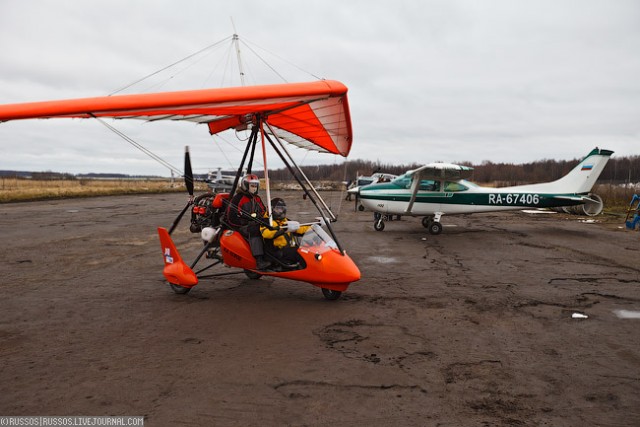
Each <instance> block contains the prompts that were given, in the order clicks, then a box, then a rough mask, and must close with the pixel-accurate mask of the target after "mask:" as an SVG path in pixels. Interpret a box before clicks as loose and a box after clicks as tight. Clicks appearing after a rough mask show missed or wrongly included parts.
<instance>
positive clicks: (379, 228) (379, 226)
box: [373, 217, 384, 231]
mask: <svg viewBox="0 0 640 427" xmlns="http://www.w3.org/2000/svg"><path fill="white" fill-rule="evenodd" d="M373 228H374V229H375V230H376V231H382V230H384V221H383V220H382V217H380V218H379V219H378V220H377V221H376V222H374V223H373Z"/></svg>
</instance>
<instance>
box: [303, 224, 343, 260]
mask: <svg viewBox="0 0 640 427" xmlns="http://www.w3.org/2000/svg"><path fill="white" fill-rule="evenodd" d="M300 248H301V249H303V250H309V251H313V252H315V253H319V254H322V253H324V252H327V251H329V250H332V249H335V250H338V245H337V244H336V242H335V241H334V240H333V239H332V238H331V236H329V234H327V232H326V231H324V230H323V229H322V227H320V226H319V225H318V224H313V225H312V226H311V227H310V228H309V229H308V230H307V231H306V232H305V233H304V235H303V236H302V238H301V239H300Z"/></svg>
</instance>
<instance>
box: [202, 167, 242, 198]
mask: <svg viewBox="0 0 640 427" xmlns="http://www.w3.org/2000/svg"><path fill="white" fill-rule="evenodd" d="M235 178H236V177H235V175H223V174H222V168H218V170H217V171H216V172H215V175H214V173H213V172H209V176H208V177H207V186H208V187H209V188H210V189H211V191H212V192H214V193H228V192H229V191H231V189H232V188H233V181H234V180H235Z"/></svg>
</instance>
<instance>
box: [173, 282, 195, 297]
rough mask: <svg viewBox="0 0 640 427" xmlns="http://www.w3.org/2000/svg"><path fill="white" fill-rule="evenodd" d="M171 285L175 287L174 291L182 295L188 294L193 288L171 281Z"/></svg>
mask: <svg viewBox="0 0 640 427" xmlns="http://www.w3.org/2000/svg"><path fill="white" fill-rule="evenodd" d="M169 286H171V289H173V292H175V293H176V294H180V295H184V294H188V293H189V291H190V290H191V288H185V287H184V286H180V285H174V284H173V283H169Z"/></svg>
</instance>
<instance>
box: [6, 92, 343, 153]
mask: <svg viewBox="0 0 640 427" xmlns="http://www.w3.org/2000/svg"><path fill="white" fill-rule="evenodd" d="M254 115H263V117H265V118H266V120H267V123H269V124H270V126H271V128H272V129H273V130H274V132H275V133H276V134H277V136H278V137H279V138H281V139H284V140H285V141H287V142H289V143H291V144H294V145H296V146H299V147H303V148H306V149H310V150H317V151H324V152H329V153H334V154H340V155H342V156H345V157H346V156H347V155H348V154H349V151H350V149H351V142H352V130H351V117H350V113H349V103H348V99H347V87H346V86H345V85H343V84H342V83H340V82H337V81H331V80H321V81H317V82H310V83H287V84H278V85H264V86H244V87H233V88H221V89H202V90H192V91H182V92H164V93H149V94H138V95H115V96H103V97H96V98H81V99H69V100H62V101H46V102H33V103H25V104H8V105H0V122H3V121H9V120H20V119H34V118H54V117H67V118H69V117H71V118H92V117H106V118H114V119H141V120H148V121H156V120H178V121H180V120H182V121H190V122H196V123H204V124H207V125H208V128H209V132H210V133H211V134H216V133H218V132H222V131H224V130H227V129H234V128H242V127H245V128H246V126H247V125H251V121H252V118H253V117H254Z"/></svg>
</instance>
